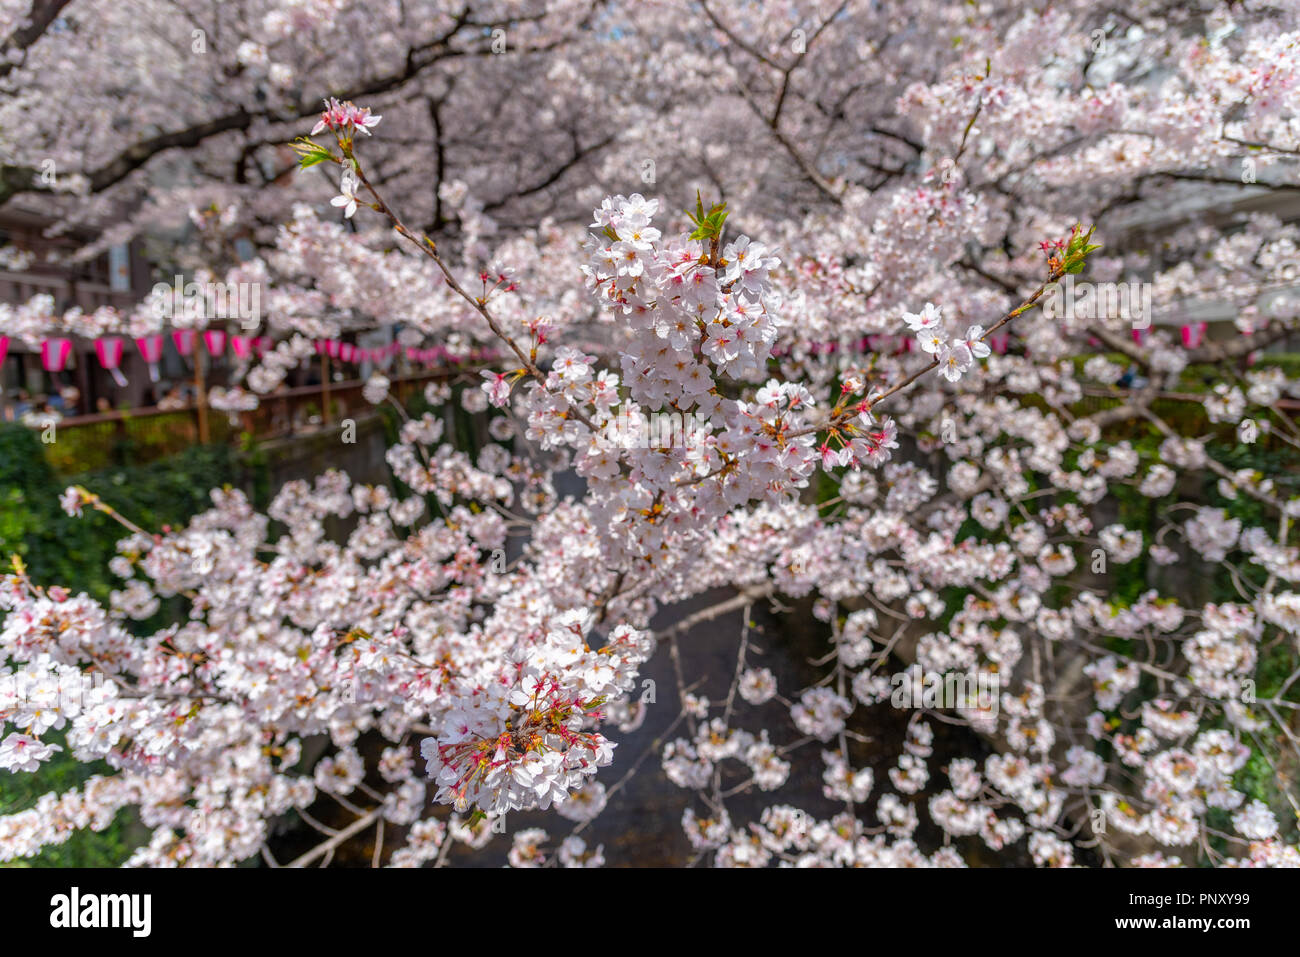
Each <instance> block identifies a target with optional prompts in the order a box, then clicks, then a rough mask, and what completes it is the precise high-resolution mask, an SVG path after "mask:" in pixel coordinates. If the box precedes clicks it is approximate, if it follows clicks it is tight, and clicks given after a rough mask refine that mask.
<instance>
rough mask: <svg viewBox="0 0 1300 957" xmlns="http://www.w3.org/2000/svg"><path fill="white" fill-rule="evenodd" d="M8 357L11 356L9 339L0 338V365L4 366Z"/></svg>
mask: <svg viewBox="0 0 1300 957" xmlns="http://www.w3.org/2000/svg"><path fill="white" fill-rule="evenodd" d="M7 355H9V337H8V336H0V365H3V364H4V361H5V357H6V356H7Z"/></svg>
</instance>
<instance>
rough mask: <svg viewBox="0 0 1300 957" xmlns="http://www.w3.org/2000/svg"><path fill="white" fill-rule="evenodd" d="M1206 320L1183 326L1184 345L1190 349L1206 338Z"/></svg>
mask: <svg viewBox="0 0 1300 957" xmlns="http://www.w3.org/2000/svg"><path fill="white" fill-rule="evenodd" d="M1205 328H1206V324H1205V323H1204V322H1194V323H1191V324H1190V325H1186V326H1183V329H1182V333H1183V345H1184V346H1186V347H1187V348H1189V349H1195V348H1196V347H1197V346H1199V345H1200V344H1201V342H1202V341H1204V339H1205Z"/></svg>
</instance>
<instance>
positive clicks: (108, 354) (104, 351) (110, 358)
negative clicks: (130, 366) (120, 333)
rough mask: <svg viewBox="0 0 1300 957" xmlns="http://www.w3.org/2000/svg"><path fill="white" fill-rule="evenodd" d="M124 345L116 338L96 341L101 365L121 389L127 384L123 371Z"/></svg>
mask: <svg viewBox="0 0 1300 957" xmlns="http://www.w3.org/2000/svg"><path fill="white" fill-rule="evenodd" d="M123 345H125V343H123V341H122V340H121V339H119V338H117V337H116V336H109V337H108V338H105V339H96V340H95V355H97V356H99V364H100V365H101V366H103V367H104V368H105V369H107V370H108V373H109V375H111V376H112V377H113V381H114V382H116V383H117V387H118V388H119V389H124V388H126V384H127V383H126V377H125V376H123V375H122V369H121V365H122V346H123Z"/></svg>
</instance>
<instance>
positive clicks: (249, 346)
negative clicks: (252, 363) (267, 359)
mask: <svg viewBox="0 0 1300 957" xmlns="http://www.w3.org/2000/svg"><path fill="white" fill-rule="evenodd" d="M230 348H231V349H233V350H234V352H235V358H236V359H247V358H248V357H249V356H250V355H251V354H252V352H253V343H252V340H251V339H249V338H248V336H231V337H230Z"/></svg>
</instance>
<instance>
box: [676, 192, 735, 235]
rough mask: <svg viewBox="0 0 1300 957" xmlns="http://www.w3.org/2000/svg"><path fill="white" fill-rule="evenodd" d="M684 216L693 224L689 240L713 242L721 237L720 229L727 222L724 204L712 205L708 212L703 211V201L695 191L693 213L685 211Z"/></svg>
mask: <svg viewBox="0 0 1300 957" xmlns="http://www.w3.org/2000/svg"><path fill="white" fill-rule="evenodd" d="M686 215H687V216H689V217H691V222H693V223H694V224H695V229H694V230H693V231H692V232H691V239H709V240H714V239H717V238H719V237H720V236H721V235H722V227H723V225H724V224H725V223H726V222H727V216H728V215H729V213H728V211H727V204H726V203H714V204H713V205H712V206H711V207H709V211H708V212H707V213H706V212H705V211H704V200H703V199H701V198H700V191H699V190H698V189H697V190H696V191H695V212H691V211H690V210H689V209H688V210H686Z"/></svg>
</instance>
